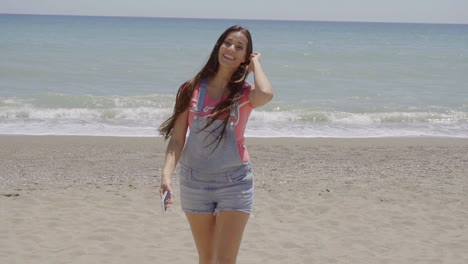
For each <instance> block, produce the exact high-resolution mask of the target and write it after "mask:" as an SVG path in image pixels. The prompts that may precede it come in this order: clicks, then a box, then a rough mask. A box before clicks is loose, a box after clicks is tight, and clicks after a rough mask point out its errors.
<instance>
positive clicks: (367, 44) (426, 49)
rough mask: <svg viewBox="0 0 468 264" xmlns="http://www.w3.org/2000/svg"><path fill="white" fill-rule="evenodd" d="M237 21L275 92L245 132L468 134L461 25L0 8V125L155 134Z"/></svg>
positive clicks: (466, 31)
mask: <svg viewBox="0 0 468 264" xmlns="http://www.w3.org/2000/svg"><path fill="white" fill-rule="evenodd" d="M233 24H241V25H244V26H246V27H248V28H249V29H250V31H251V33H252V36H253V41H254V50H256V51H259V52H261V53H262V58H261V61H262V65H263V68H264V70H265V72H266V73H267V74H268V76H269V78H270V80H271V82H272V83H273V86H274V89H275V99H274V101H273V102H271V103H270V104H268V105H266V106H265V107H262V108H259V109H256V110H255V111H254V112H253V114H252V116H251V120H250V121H249V124H248V127H247V131H246V135H247V136H263V137H274V136H293V137H388V136H391V137H395V136H396V137H399V136H442V137H463V138H468V85H467V83H468V74H467V73H468V25H437V24H393V23H345V22H299V21H297V22H292V21H253V20H208V19H167V18H123V17H79V16H34V15H0V34H1V36H2V41H1V42H0V50H1V52H0V134H32V135H43V134H53V135H114V136H156V135H157V132H156V129H157V127H158V126H159V124H160V123H161V122H162V121H163V120H164V119H165V118H167V117H168V116H169V115H170V113H171V111H172V106H173V103H174V95H175V93H176V91H177V89H178V87H179V86H180V84H182V83H183V82H184V81H185V80H187V79H189V78H191V77H192V76H193V75H194V74H195V73H196V72H197V71H198V70H199V69H200V68H201V66H202V65H203V64H204V62H205V60H206V59H207V57H208V55H209V53H210V52H211V49H212V48H213V45H214V42H215V41H216V39H217V38H218V37H219V35H220V34H221V33H222V32H223V31H224V30H225V29H226V28H227V27H229V26H230V25H233ZM249 82H251V83H253V78H252V76H250V77H249Z"/></svg>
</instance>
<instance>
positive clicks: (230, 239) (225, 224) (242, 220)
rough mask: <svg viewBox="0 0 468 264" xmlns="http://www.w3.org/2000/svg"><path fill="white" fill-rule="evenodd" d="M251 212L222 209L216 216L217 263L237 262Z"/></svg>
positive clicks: (233, 263) (229, 263)
mask: <svg viewBox="0 0 468 264" xmlns="http://www.w3.org/2000/svg"><path fill="white" fill-rule="evenodd" d="M248 220H249V214H248V213H244V212H240V211H220V213H219V216H217V217H216V230H215V234H214V236H215V237H214V241H215V243H214V247H215V257H216V264H235V263H236V260H237V253H238V252H239V247H240V244H241V241H242V235H243V234H244V230H245V226H246V225H247V221H248Z"/></svg>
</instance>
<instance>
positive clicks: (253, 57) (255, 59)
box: [247, 52, 262, 73]
mask: <svg viewBox="0 0 468 264" xmlns="http://www.w3.org/2000/svg"><path fill="white" fill-rule="evenodd" d="M261 56H262V54H261V53H259V52H254V53H252V54H250V58H249V61H250V63H249V66H248V68H247V71H248V73H251V72H253V71H254V70H255V64H259V63H260V57H261Z"/></svg>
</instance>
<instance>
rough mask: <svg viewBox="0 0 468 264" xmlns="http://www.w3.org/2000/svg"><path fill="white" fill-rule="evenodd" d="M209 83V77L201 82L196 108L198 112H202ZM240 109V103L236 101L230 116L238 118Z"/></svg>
mask: <svg viewBox="0 0 468 264" xmlns="http://www.w3.org/2000/svg"><path fill="white" fill-rule="evenodd" d="M207 85H208V81H207V79H203V80H202V82H201V84H200V90H199V92H198V100H197V109H196V112H197V113H200V112H201V111H202V109H203V104H204V103H205V95H206V91H207ZM238 111H239V103H236V105H235V106H234V109H232V111H231V114H230V117H231V118H233V119H237V118H238V115H239V113H238Z"/></svg>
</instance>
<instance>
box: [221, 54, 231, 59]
mask: <svg viewBox="0 0 468 264" xmlns="http://www.w3.org/2000/svg"><path fill="white" fill-rule="evenodd" d="M223 57H224V58H226V59H228V60H234V57H232V56H231V55H227V54H224V55H223Z"/></svg>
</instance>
